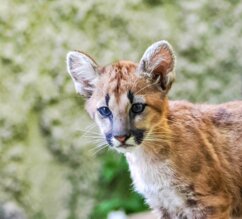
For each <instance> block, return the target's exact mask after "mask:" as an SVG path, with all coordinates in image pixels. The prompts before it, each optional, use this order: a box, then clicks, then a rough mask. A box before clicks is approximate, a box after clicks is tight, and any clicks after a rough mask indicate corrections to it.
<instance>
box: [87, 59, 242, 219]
mask: <svg viewBox="0 0 242 219" xmlns="http://www.w3.org/2000/svg"><path fill="white" fill-rule="evenodd" d="M137 69H139V68H138V65H137V64H135V63H132V62H129V61H119V62H117V63H114V64H112V65H108V66H105V67H99V72H100V77H99V80H98V81H97V83H96V87H95V89H94V90H93V94H92V96H91V97H90V98H89V99H88V100H87V102H86V108H87V111H88V112H89V114H90V115H91V117H92V118H94V119H95V120H98V119H100V118H98V117H99V116H98V115H97V113H96V111H97V107H98V106H102V105H103V104H104V98H105V95H106V94H110V95H111V97H110V105H109V108H110V110H111V111H112V112H113V115H114V116H113V117H114V118H116V117H120V118H126V117H128V115H129V114H128V113H129V111H130V107H131V104H130V103H129V102H128V99H127V100H125V98H124V97H126V95H127V92H128V91H132V93H134V96H135V95H136V96H137V98H141V99H143V100H144V101H145V103H146V104H147V107H146V109H145V111H144V112H143V113H142V115H140V116H137V117H136V119H135V120H134V123H135V127H136V128H139V129H145V130H147V132H146V135H145V138H144V140H143V142H142V144H141V145H137V146H135V147H132V148H130V149H127V150H126V149H123V150H124V153H125V156H126V157H127V160H128V163H129V166H130V171H131V176H132V178H133V181H134V188H135V189H136V190H137V191H138V192H139V193H141V194H142V195H144V197H145V198H146V201H147V203H148V204H149V205H150V206H151V208H153V209H154V210H156V212H158V214H159V215H160V218H167V219H169V218H171V219H173V218H187V219H228V218H230V216H232V215H233V216H241V215H242V101H234V102H230V103H225V104H220V105H206V104H204V105H198V104H192V103H189V102H186V101H168V99H167V97H166V92H167V90H166V89H164V92H163V91H162V90H161V89H159V88H158V87H157V86H153V85H152V83H153V82H154V81H151V80H150V79H149V78H146V77H140V75H139V74H137ZM168 87H170V85H169V86H168ZM121 97H122V98H121ZM112 98H113V99H112ZM98 123H100V124H101V123H102V124H101V126H105V127H106V129H107V127H109V122H108V121H106V120H101V122H98ZM103 129H105V128H103Z"/></svg>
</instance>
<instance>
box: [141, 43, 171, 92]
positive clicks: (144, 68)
mask: <svg viewBox="0 0 242 219" xmlns="http://www.w3.org/2000/svg"><path fill="white" fill-rule="evenodd" d="M138 73H139V74H140V75H141V76H146V77H148V78H150V79H151V80H152V81H154V82H156V81H157V84H158V85H159V86H160V87H161V88H162V90H163V91H165V92H168V91H169V89H170V88H171V85H172V83H173V82H174V80H175V55H174V52H173V49H172V47H171V45H170V44H169V43H168V42H167V41H164V40H162V41H159V42H156V43H154V44H152V45H151V46H150V47H148V49H147V50H146V51H145V53H144V55H143V57H142V58H141V61H140V63H139V67H138Z"/></svg>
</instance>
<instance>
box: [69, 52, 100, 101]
mask: <svg viewBox="0 0 242 219" xmlns="http://www.w3.org/2000/svg"><path fill="white" fill-rule="evenodd" d="M66 59H67V70H68V72H69V74H70V76H71V78H72V80H73V82H74V85H75V88H76V92H78V93H79V94H81V95H83V96H85V97H87V98H89V97H90V96H91V95H92V93H93V90H94V88H95V84H96V81H97V78H98V73H97V63H96V62H95V61H94V60H93V59H92V58H90V57H89V56H87V55H86V54H84V53H81V52H78V51H72V52H69V53H68V54H67V57H66Z"/></svg>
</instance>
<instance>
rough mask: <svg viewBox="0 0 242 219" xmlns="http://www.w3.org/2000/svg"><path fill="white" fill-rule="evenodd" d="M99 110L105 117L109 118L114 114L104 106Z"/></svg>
mask: <svg viewBox="0 0 242 219" xmlns="http://www.w3.org/2000/svg"><path fill="white" fill-rule="evenodd" d="M97 110H98V112H99V113H100V114H101V115H102V116H104V117H108V116H110V115H111V114H112V112H111V111H110V109H109V108H108V107H106V106H102V107H100V108H98V109H97Z"/></svg>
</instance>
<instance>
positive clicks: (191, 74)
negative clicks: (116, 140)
mask: <svg viewBox="0 0 242 219" xmlns="http://www.w3.org/2000/svg"><path fill="white" fill-rule="evenodd" d="M241 18H242V2H241V1H236V0H230V1H229V0H213V1H210V0H200V1H193V0H190V1H189V0H184V1H178V0H170V1H169V0H120V1H114V0H88V1H84V0H72V1H69V0H49V1H48V0H35V1H27V0H25V1H22V0H2V1H1V4H0V77H1V80H0V218H1V219H2V218H4V216H3V215H4V214H5V213H4V211H5V210H6V206H8V205H9V203H10V204H13V205H15V207H17V208H19V210H21V212H22V214H25V216H26V217H27V218H30V219H57V218H58V219H87V218H91V219H97V218H98V219H104V218H106V215H107V213H108V212H110V211H112V210H118V209H123V210H125V212H126V213H132V212H137V211H142V210H145V209H147V207H146V206H145V205H144V204H143V200H142V198H140V197H139V196H138V195H137V194H136V193H135V192H133V191H132V186H131V180H130V178H129V172H128V168H127V164H126V162H125V159H124V158H123V157H122V156H121V155H119V154H116V153H115V152H112V151H110V150H103V151H102V152H96V150H95V145H94V143H93V142H91V140H90V139H88V138H84V137H83V136H82V134H83V130H84V129H85V128H86V127H88V126H89V125H90V124H91V121H90V120H89V119H88V117H87V115H86V114H85V112H84V110H83V100H82V98H81V97H79V96H78V95H76V94H75V91H74V87H73V84H72V81H71V79H70V78H69V76H68V74H67V71H66V63H65V56H66V53H67V52H68V51H69V50H73V49H79V50H82V51H86V52H87V53H88V54H90V55H91V56H93V57H94V58H95V59H96V60H97V62H98V63H100V64H103V65H104V64H108V63H110V62H113V61H115V60H118V59H129V60H132V61H137V62H138V61H139V59H140V58H141V56H142V54H143V52H144V51H145V49H146V48H147V47H148V46H149V45H150V44H152V43H153V42H155V41H158V40H160V39H166V40H168V41H169V42H170V43H171V44H172V45H173V47H174V49H175V51H176V56H177V81H176V83H175V84H174V85H173V88H172V90H171V92H170V94H169V96H170V98H171V99H188V100H190V101H194V102H208V103H219V102H223V101H229V100H234V99H241V96H242V22H241Z"/></svg>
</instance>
